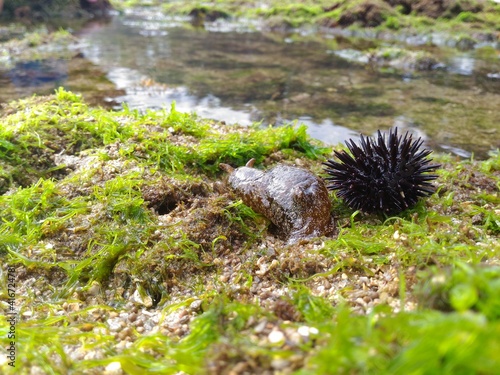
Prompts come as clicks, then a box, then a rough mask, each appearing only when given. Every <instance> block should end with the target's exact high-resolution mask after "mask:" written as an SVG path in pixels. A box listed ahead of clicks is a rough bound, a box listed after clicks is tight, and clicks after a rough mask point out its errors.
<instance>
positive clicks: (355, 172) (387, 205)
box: [323, 128, 440, 214]
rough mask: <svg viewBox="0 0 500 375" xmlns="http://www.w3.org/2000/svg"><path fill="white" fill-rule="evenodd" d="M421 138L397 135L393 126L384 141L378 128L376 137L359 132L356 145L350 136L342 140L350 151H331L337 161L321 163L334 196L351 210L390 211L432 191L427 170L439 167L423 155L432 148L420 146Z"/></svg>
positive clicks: (430, 179) (403, 208)
mask: <svg viewBox="0 0 500 375" xmlns="http://www.w3.org/2000/svg"><path fill="white" fill-rule="evenodd" d="M423 142H424V141H423V140H422V139H421V138H418V139H417V140H416V141H413V140H412V135H411V134H409V133H408V132H406V134H405V135H404V136H398V129H397V128H396V129H394V131H392V130H391V131H390V132H389V137H388V139H387V141H386V138H385V136H383V135H382V134H381V133H380V131H379V132H378V137H377V140H375V139H372V138H365V137H363V136H361V145H360V146H359V145H357V144H355V143H354V141H353V140H352V139H350V140H349V141H347V142H346V145H347V148H348V149H349V151H350V154H349V153H347V152H346V151H334V154H335V156H336V157H337V158H338V159H339V161H338V162H337V161H333V160H328V161H326V162H325V163H323V164H324V165H325V166H326V167H325V171H326V173H328V174H329V177H327V178H326V180H327V181H328V184H327V187H328V189H330V190H337V196H338V197H339V198H341V199H343V200H344V201H345V203H346V204H347V205H348V206H349V207H351V208H352V209H355V210H361V211H364V212H383V213H387V214H393V213H399V212H401V211H403V210H405V209H406V208H409V207H412V206H413V205H415V203H417V201H418V200H419V199H420V198H422V197H426V196H429V195H431V194H432V193H434V191H435V187H434V186H433V185H432V184H431V183H430V181H432V180H434V179H436V178H437V176H436V175H434V174H428V172H432V171H435V170H436V169H437V168H439V167H440V165H438V164H430V163H431V160H430V159H429V158H427V156H429V154H430V153H431V152H432V151H430V150H426V149H422V150H420V146H421V145H422V143H423Z"/></svg>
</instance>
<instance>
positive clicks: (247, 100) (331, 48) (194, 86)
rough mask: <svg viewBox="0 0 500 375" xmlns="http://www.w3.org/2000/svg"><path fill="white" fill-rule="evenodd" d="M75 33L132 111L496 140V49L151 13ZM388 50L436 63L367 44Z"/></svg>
mask: <svg viewBox="0 0 500 375" xmlns="http://www.w3.org/2000/svg"><path fill="white" fill-rule="evenodd" d="M80 37H81V45H80V49H81V51H82V52H83V55H84V58H86V59H89V60H90V61H91V62H92V63H93V64H95V65H97V66H98V67H99V68H100V69H101V70H103V71H104V72H105V73H106V74H107V77H108V78H109V79H110V80H111V81H112V82H113V83H114V84H115V85H116V86H117V88H118V89H123V90H124V92H125V94H124V95H123V96H120V97H118V98H115V100H116V101H117V102H126V103H127V104H128V105H129V107H132V108H138V109H147V108H164V107H167V108H168V107H170V103H171V102H172V101H173V100H175V101H176V104H177V108H178V109H180V110H184V111H195V112H197V113H198V114H199V115H200V116H201V117H208V118H214V119H217V120H222V121H225V122H226V123H228V124H231V123H240V124H250V123H253V122H259V121H261V122H262V123H263V124H276V125H281V124H284V123H289V122H293V121H296V122H297V123H304V124H306V125H307V126H308V128H309V133H310V134H311V135H312V136H313V137H315V138H318V139H321V140H323V141H325V142H327V143H330V144H337V143H339V142H342V141H344V140H345V139H347V138H349V137H352V136H356V135H357V134H358V133H359V132H362V133H364V134H368V135H370V134H373V133H374V132H376V130H377V129H385V130H386V129H389V128H390V127H393V126H398V127H399V128H404V129H408V130H410V131H412V132H414V133H416V134H417V135H418V136H422V137H424V139H425V140H426V142H427V144H428V146H429V147H431V148H433V149H436V150H440V151H447V152H451V153H454V154H458V155H460V156H464V157H468V156H470V154H471V153H474V154H475V155H476V157H485V156H486V155H487V153H488V151H490V150H492V149H495V148H498V147H500V111H499V108H500V54H499V50H498V48H495V47H498V46H488V45H483V46H480V45H479V46H476V48H475V49H472V50H470V51H459V50H457V49H454V48H451V47H447V46H436V45H432V43H427V44H424V45H421V44H413V45H412V44H403V43H402V42H401V41H392V42H391V41H388V40H384V41H380V40H374V39H363V38H348V37H345V36H343V35H335V34H333V33H332V34H326V35H325V34H321V35H320V34H318V33H311V34H308V35H300V34H294V35H286V34H283V33H281V34H279V33H262V32H253V31H251V26H248V25H243V24H239V25H231V24H226V23H218V24H211V25H210V27H208V30H207V28H205V29H203V28H194V27H189V26H186V24H184V23H181V22H179V21H178V20H175V19H172V18H165V17H158V16H155V15H152V14H146V15H142V16H138V15H137V14H135V15H126V16H121V17H115V18H114V19H113V20H112V21H111V22H109V23H97V22H95V23H93V24H92V25H89V27H87V28H86V29H85V30H84V31H83V32H82V33H81V34H80ZM413 39H416V38H413ZM407 42H408V40H407ZM389 47H390V48H394V47H396V48H403V49H407V50H411V51H415V52H420V51H424V52H426V53H428V54H429V55H431V56H433V57H434V58H435V59H436V61H434V62H433V65H432V68H431V70H427V71H419V70H418V69H416V68H415V66H414V65H415V64H413V65H412V62H411V60H410V61H409V62H408V61H405V60H401V59H399V60H398V58H392V59H390V60H388V61H387V62H383V63H380V62H374V61H372V60H373V59H371V57H373V55H371V54H370V49H373V48H379V49H380V48H389ZM10 74H13V73H10ZM0 79H1V78H0ZM0 90H1V89H0Z"/></svg>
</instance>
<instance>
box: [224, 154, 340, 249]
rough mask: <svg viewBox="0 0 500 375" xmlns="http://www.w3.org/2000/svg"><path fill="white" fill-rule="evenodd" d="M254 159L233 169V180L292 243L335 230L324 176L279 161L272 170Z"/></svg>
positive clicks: (245, 200)
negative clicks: (254, 166)
mask: <svg viewBox="0 0 500 375" xmlns="http://www.w3.org/2000/svg"><path fill="white" fill-rule="evenodd" d="M253 162H254V160H253V159H252V160H250V161H249V162H248V163H247V165H246V166H244V167H239V168H236V169H233V168H232V167H230V166H229V165H227V164H221V168H222V169H224V170H226V171H228V172H229V173H230V175H229V184H230V185H231V187H232V189H233V190H234V192H235V193H236V195H237V196H238V197H240V198H241V199H242V201H243V203H245V204H246V205H247V206H249V207H251V208H252V209H253V210H254V211H255V212H258V213H260V214H262V215H264V216H265V217H267V218H268V219H269V220H270V221H271V222H272V223H273V224H274V225H275V226H276V227H277V228H278V231H279V233H278V234H279V235H280V236H282V237H284V238H287V239H288V243H289V244H291V243H295V242H297V241H299V240H301V239H307V238H313V237H318V236H322V235H325V234H330V233H332V232H333V229H334V225H333V219H332V217H331V214H330V210H331V203H330V198H329V196H328V190H327V189H326V186H325V183H324V182H323V180H322V179H320V178H319V177H317V176H315V175H314V174H313V173H311V172H309V171H307V170H305V169H302V168H297V167H292V166H288V165H284V164H278V165H277V166H275V167H273V168H271V169H270V170H268V171H261V170H258V169H255V168H253Z"/></svg>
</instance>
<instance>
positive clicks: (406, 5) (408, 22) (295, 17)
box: [116, 0, 500, 33]
mask: <svg viewBox="0 0 500 375" xmlns="http://www.w3.org/2000/svg"><path fill="white" fill-rule="evenodd" d="M140 5H144V6H152V5H160V3H159V2H154V1H153V2H151V1H146V2H141V1H135V2H133V3H129V5H126V4H123V3H119V2H116V6H118V7H127V6H140ZM161 5H162V8H163V11H164V12H166V13H168V14H181V15H189V14H191V15H193V14H198V13H199V12H198V11H199V10H200V9H202V10H203V11H204V14H210V13H211V12H212V13H214V14H216V13H217V14H219V13H220V14H224V15H225V17H232V18H248V19H259V20H263V21H264V24H265V25H267V26H268V27H271V28H297V27H303V26H310V25H316V26H327V27H349V28H354V29H356V28H359V27H371V28H377V29H379V30H401V29H413V30H416V31H421V32H425V29H426V28H429V27H433V28H437V29H439V30H441V31H447V32H449V33H454V32H457V31H460V30H462V31H464V32H467V31H469V32H470V31H473V32H475V31H477V30H482V31H483V32H495V30H498V25H499V23H498V21H499V16H500V6H499V5H498V4H494V3H493V2H478V1H450V2H446V3H439V4H434V3H433V2H429V1H425V0H422V1H418V2H416V3H415V4H411V2H407V1H382V0H351V1H301V2H297V1H291V0H287V1H275V0H270V1H265V2H259V3H255V2H245V3H242V2H241V1H233V0H224V1H208V2H204V3H203V5H202V6H200V4H199V2H197V1H188V2H186V1H171V2H168V3H167V4H161ZM214 19H216V18H213V19H209V20H212V21H213V20H214ZM197 20H198V21H199V19H198V18H197ZM205 20H206V19H205ZM205 20H202V22H201V25H203V21H205ZM198 24H199V23H198Z"/></svg>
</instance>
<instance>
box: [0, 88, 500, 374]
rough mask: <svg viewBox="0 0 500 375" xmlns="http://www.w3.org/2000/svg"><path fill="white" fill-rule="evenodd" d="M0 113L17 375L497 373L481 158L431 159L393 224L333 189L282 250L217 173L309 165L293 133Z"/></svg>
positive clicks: (0, 226) (489, 163) (492, 181)
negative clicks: (311, 229) (303, 237)
mask: <svg viewBox="0 0 500 375" xmlns="http://www.w3.org/2000/svg"><path fill="white" fill-rule="evenodd" d="M8 108H9V109H10V110H9V113H10V114H9V115H5V116H4V117H3V118H2V123H3V124H5V126H4V127H3V128H2V132H1V133H0V135H1V136H0V144H1V145H2V154H1V159H0V160H1V162H2V165H3V166H4V169H3V175H4V176H5V180H4V181H6V183H7V185H6V190H7V192H6V193H4V194H3V195H1V196H0V216H1V218H2V221H1V222H0V258H1V262H2V264H3V265H4V266H3V267H2V273H1V277H0V297H1V299H2V302H1V303H2V307H3V308H8V306H9V305H8V304H6V302H4V301H6V300H7V297H8V296H9V287H8V282H7V277H6V268H5V266H6V265H8V266H10V267H11V268H14V269H15V277H16V283H17V284H16V285H17V286H16V288H17V289H16V297H15V300H16V304H15V307H16V309H17V311H18V312H19V317H20V319H19V321H18V322H17V325H16V333H17V337H16V355H17V365H18V367H17V368H16V369H15V371H16V372H15V373H20V374H28V373H30V372H32V371H35V370H37V369H38V370H39V371H44V372H47V373H69V372H74V373H96V374H97V373H102V372H103V371H106V369H105V367H106V366H111V367H110V368H113V367H116V366H119V367H120V368H121V369H122V370H123V371H124V372H126V373H130V374H136V373H137V374H139V373H144V372H161V373H167V374H169V373H171V374H174V373H178V372H179V371H184V372H186V373H208V372H210V371H212V370H213V372H214V373H226V372H228V371H229V369H232V368H234V367H235V366H240V367H243V366H244V367H245V368H247V369H248V371H249V372H253V373H263V372H265V371H274V369H276V368H277V367H279V366H282V367H283V368H286V369H287V370H290V371H296V372H297V373H301V374H313V373H325V374H328V373H345V372H349V373H350V372H363V373H368V374H371V373H374V374H375V373H411V372H415V371H417V370H418V369H423V370H422V371H425V372H426V373H456V372H460V371H465V372H468V373H484V374H490V373H491V374H493V373H495V371H496V368H497V360H496V358H497V353H498V350H499V349H500V348H498V335H499V334H500V331H499V330H500V327H499V325H498V310H499V307H498V304H499V301H500V296H499V295H498V291H499V289H498V262H499V257H500V254H499V243H498V233H499V232H498V228H499V227H500V226H499V222H500V221H499V220H500V219H499V217H498V204H499V201H498V188H499V186H500V176H499V175H498V172H499V171H500V163H499V154H498V153H492V154H491V155H490V157H489V158H488V159H487V160H484V161H481V162H477V161H474V160H457V159H456V158H454V157H452V156H450V155H436V156H435V158H436V161H437V162H439V163H441V164H442V165H443V167H442V169H440V171H439V178H438V180H437V184H438V186H439V188H438V191H437V193H436V194H434V195H433V196H432V197H430V198H429V199H428V200H427V201H425V202H420V203H419V204H418V205H417V206H416V207H414V208H412V209H410V210H407V211H405V212H403V213H402V214H401V215H399V216H398V217H378V216H371V215H365V214H362V213H359V212H352V211H351V210H350V209H348V208H347V207H346V206H345V205H343V204H342V202H341V201H339V200H338V199H337V198H336V197H335V196H333V195H332V200H333V205H334V211H333V213H334V215H335V219H336V224H337V231H338V232H337V234H336V236H335V237H334V238H322V239H321V240H318V241H311V242H309V243H305V244H296V245H293V246H286V245H285V244H284V243H283V242H281V241H280V240H279V239H278V238H276V237H275V236H274V235H273V229H272V227H271V226H270V225H269V222H268V221H267V220H266V219H265V218H263V217H262V216H260V215H257V214H255V213H254V212H253V211H252V210H251V209H250V208H248V207H247V206H245V205H244V204H243V203H242V202H241V201H240V200H239V199H238V198H237V197H234V196H233V195H232V194H231V192H229V191H228V190H227V188H226V187H225V184H224V183H223V181H222V180H223V175H222V173H221V172H220V171H219V170H218V164H219V163H220V162H226V163H231V164H233V165H234V166H237V165H242V164H244V163H245V162H246V161H247V160H248V159H249V158H251V157H255V158H256V159H257V160H258V161H259V162H260V163H261V164H263V165H265V166H269V165H271V164H274V163H275V162H277V161H281V162H286V163H297V164H302V165H306V166H307V167H309V168H310V169H311V170H315V171H319V170H321V165H320V162H321V161H322V160H324V157H326V156H328V155H330V153H331V151H332V150H331V148H324V147H321V146H320V145H318V144H316V143H314V142H313V141H311V140H310V139H309V138H308V137H307V135H306V133H305V128H303V127H298V128H296V127H292V126H289V127H280V128H261V127H258V126H255V127H250V128H240V127H229V126H222V125H221V124H214V123H213V122H211V121H208V120H201V119H199V118H197V117H196V116H195V115H189V114H184V113H180V112H178V111H177V110H176V108H175V105H173V106H172V108H171V109H170V110H169V111H157V112H155V111H149V112H147V113H139V112H137V111H131V110H129V109H127V108H125V109H123V110H121V111H118V112H110V111H107V110H104V109H96V108H92V107H89V106H87V105H86V104H85V102H84V101H83V100H82V99H81V97H80V96H78V95H75V94H73V93H71V92H68V91H65V90H58V91H57V92H56V94H55V95H53V96H50V97H33V98H30V99H26V100H22V101H18V102H14V103H11V104H9V106H8ZM38 155H44V156H45V159H44V160H46V162H45V163H44V164H38V162H36V161H35V159H36V158H35V156H38ZM59 158H61V159H60V160H59ZM16 168H17V170H21V171H23V172H22V173H21V174H25V175H26V174H28V171H29V173H30V176H28V177H29V178H26V180H25V181H24V183H21V181H20V180H19V179H18V178H15V177H14V176H15V173H14V172H15V170H16ZM50 168H57V169H58V170H59V171H60V173H58V174H53V175H50V176H49V175H48V172H47V170H49V169H50ZM18 174H19V172H18ZM372 295H374V296H372ZM365 301H371V302H372V303H373V304H372V305H371V306H370V307H363V304H364V303H366V302H365ZM185 317H187V318H185ZM6 319H7V318H6V316H5V315H3V316H1V317H0V335H2V337H6V335H7V332H8V329H9V327H10V325H9V323H8V322H7V320H6ZM122 319H123V320H122ZM139 319H143V320H142V321H141V324H139V323H138V320H139ZM120 322H122V323H123V324H124V326H122V325H120V324H122V323H120ZM172 322H176V324H175V325H172ZM177 323H179V324H177ZM117 327H118V328H117ZM485 348H486V349H485ZM422 359H425V361H424V364H422V363H423V362H422ZM472 359H476V360H472ZM477 359H479V360H477ZM110 368H108V370H109V369H110ZM0 370H1V371H2V372H3V373H6V374H10V373H14V372H13V371H12V369H11V368H10V367H9V366H8V364H7V363H5V361H3V362H0Z"/></svg>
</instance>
